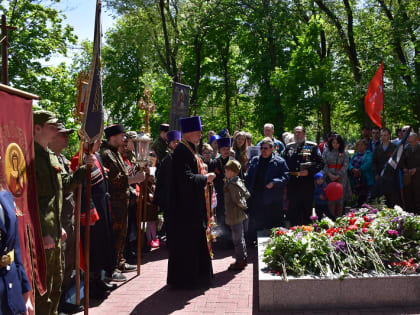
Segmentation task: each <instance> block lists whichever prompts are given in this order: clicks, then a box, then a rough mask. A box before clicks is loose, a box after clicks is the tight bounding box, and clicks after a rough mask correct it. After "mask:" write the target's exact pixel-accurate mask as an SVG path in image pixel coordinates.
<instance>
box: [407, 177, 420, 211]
mask: <svg viewBox="0 0 420 315" xmlns="http://www.w3.org/2000/svg"><path fill="white" fill-rule="evenodd" d="M404 200H405V210H407V211H409V212H413V213H415V214H420V174H416V175H414V176H412V177H411V183H410V185H408V186H404Z"/></svg>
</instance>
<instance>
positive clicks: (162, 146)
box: [152, 124, 169, 165]
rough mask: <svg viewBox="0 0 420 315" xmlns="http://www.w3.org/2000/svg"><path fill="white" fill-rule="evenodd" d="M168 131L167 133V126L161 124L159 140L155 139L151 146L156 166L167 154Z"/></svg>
mask: <svg viewBox="0 0 420 315" xmlns="http://www.w3.org/2000/svg"><path fill="white" fill-rule="evenodd" d="M168 131H169V125H168V124H161V125H160V135H159V138H157V139H156V140H155V142H154V143H153V145H152V150H153V151H155V153H156V155H157V162H158V165H159V164H160V163H161V162H162V160H163V159H164V158H165V157H166V156H167V155H168V153H169V148H168V142H167V140H168V138H167V134H168Z"/></svg>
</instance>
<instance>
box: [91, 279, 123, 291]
mask: <svg viewBox="0 0 420 315" xmlns="http://www.w3.org/2000/svg"><path fill="white" fill-rule="evenodd" d="M95 286H96V287H98V288H99V289H102V290H103V291H112V290H115V289H116V288H117V287H118V286H117V285H116V284H115V283H114V284H111V283H107V282H105V281H103V280H101V279H98V280H96V281H95Z"/></svg>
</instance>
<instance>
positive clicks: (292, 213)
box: [286, 186, 314, 226]
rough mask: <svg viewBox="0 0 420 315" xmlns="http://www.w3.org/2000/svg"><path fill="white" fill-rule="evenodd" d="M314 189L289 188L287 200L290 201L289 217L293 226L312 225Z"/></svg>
mask: <svg viewBox="0 0 420 315" xmlns="http://www.w3.org/2000/svg"><path fill="white" fill-rule="evenodd" d="M313 195H314V192H313V188H312V189H305V187H301V188H298V187H290V186H289V187H288V188H287V198H288V199H289V210H288V211H287V214H286V215H287V217H288V219H289V220H290V223H291V225H292V226H295V225H303V224H308V223H310V217H311V214H312V204H313Z"/></svg>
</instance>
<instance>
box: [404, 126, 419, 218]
mask: <svg viewBox="0 0 420 315" xmlns="http://www.w3.org/2000/svg"><path fill="white" fill-rule="evenodd" d="M408 143H409V145H408V146H407V147H406V148H405V149H404V156H403V159H402V170H403V173H404V175H403V176H405V177H408V178H409V180H408V182H406V185H405V186H404V199H405V204H406V207H405V208H406V210H408V211H410V212H414V213H416V214H420V144H419V137H418V134H417V133H414V132H412V133H410V136H409V137H408Z"/></svg>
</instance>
